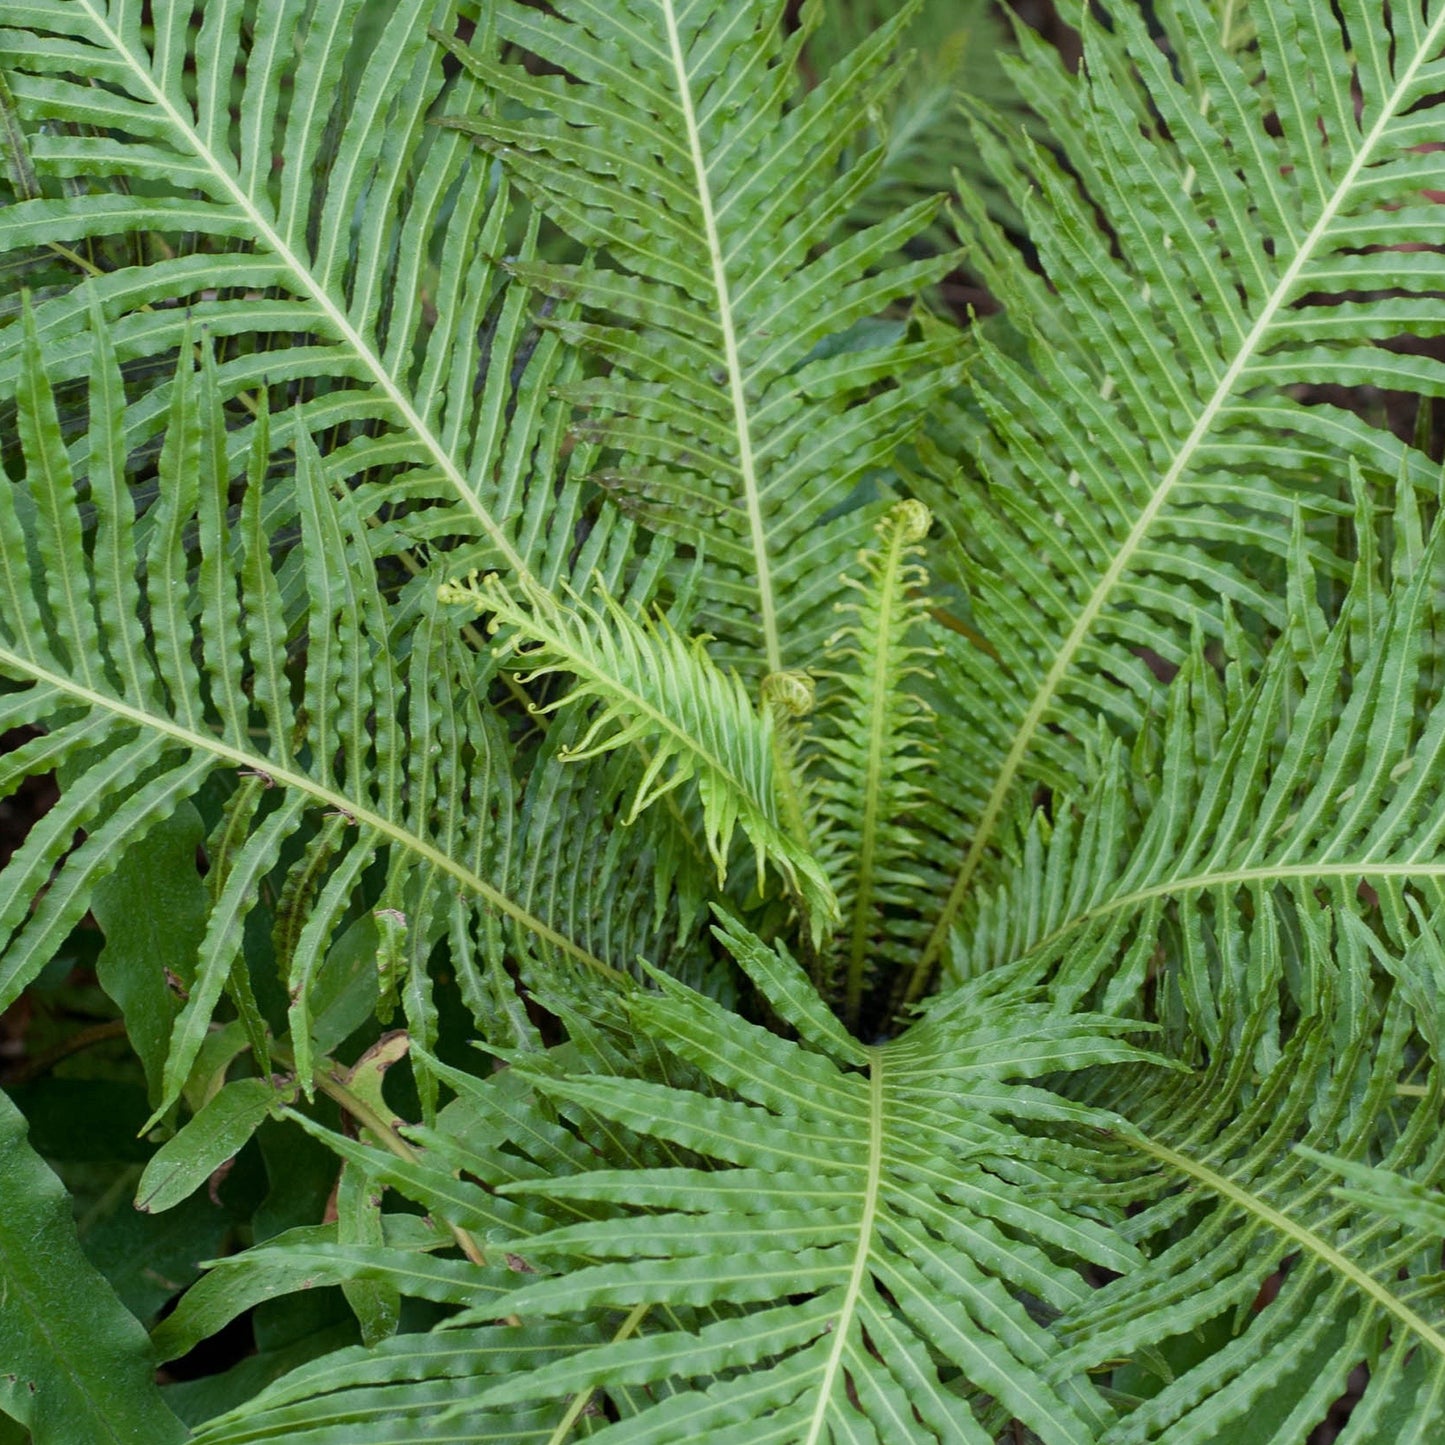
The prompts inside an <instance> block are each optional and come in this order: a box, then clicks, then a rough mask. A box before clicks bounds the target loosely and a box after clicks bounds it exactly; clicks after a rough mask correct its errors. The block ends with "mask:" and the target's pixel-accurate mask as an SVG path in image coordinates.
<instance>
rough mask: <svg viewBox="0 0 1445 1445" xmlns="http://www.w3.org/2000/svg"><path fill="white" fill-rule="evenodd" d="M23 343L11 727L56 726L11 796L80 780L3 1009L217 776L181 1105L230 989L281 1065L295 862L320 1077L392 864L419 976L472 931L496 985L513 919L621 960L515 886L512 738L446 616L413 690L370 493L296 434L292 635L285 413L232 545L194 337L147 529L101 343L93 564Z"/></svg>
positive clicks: (217, 438) (11, 514) (173, 1088)
mask: <svg viewBox="0 0 1445 1445" xmlns="http://www.w3.org/2000/svg"><path fill="white" fill-rule="evenodd" d="M26 332H27V351H26V358H25V366H24V368H23V370H22V373H21V395H20V410H19V418H20V440H21V447H22V451H23V460H24V464H25V477H24V484H23V487H21V486H18V485H16V484H15V483H13V482H11V481H10V480H9V479H5V484H4V486H3V487H0V556H3V564H0V565H3V569H4V570H3V573H0V587H3V600H4V606H3V608H0V628H3V639H0V671H3V674H4V676H5V678H6V680H7V682H8V683H10V684H11V690H10V691H7V692H6V693H5V694H4V697H3V709H0V712H3V720H4V723H5V725H6V726H7V727H15V726H20V725H39V726H41V727H43V728H44V729H45V731H44V732H42V733H40V734H39V735H38V736H36V737H35V738H33V740H32V741H30V742H28V743H26V744H25V745H24V746H22V747H20V748H18V749H17V750H16V751H14V752H12V753H9V754H8V755H7V756H6V758H5V786H6V787H7V789H13V788H14V787H16V786H18V784H19V783H20V782H21V781H22V780H24V779H25V778H26V777H28V776H31V775H33V774H35V773H45V772H50V771H57V770H58V772H59V774H60V776H61V778H62V780H63V783H64V788H63V791H62V794H61V798H60V801H59V802H58V803H57V804H56V806H55V807H54V808H53V809H51V810H50V812H48V813H47V814H46V816H45V817H44V819H43V820H41V822H40V823H39V824H38V825H37V826H36V827H35V828H34V829H32V830H31V832H30V834H29V835H28V837H27V838H26V840H25V842H24V845H23V846H22V847H21V848H20V849H19V850H18V851H17V852H16V853H15V855H14V857H13V858H12V860H11V861H10V863H9V864H8V865H7V867H6V869H5V870H4V873H3V875H0V890H3V892H0V926H3V930H4V935H5V938H6V939H7V944H6V948H5V952H4V955H3V964H0V1003H4V1004H8V1003H9V1002H10V1001H12V1000H13V999H14V998H15V997H16V996H17V994H18V993H19V991H20V989H21V988H22V987H24V985H25V984H26V983H27V982H28V981H29V980H30V979H31V978H32V977H34V975H35V974H36V973H37V972H38V971H39V970H40V968H41V967H42V966H43V965H44V963H45V962H46V961H47V960H48V959H49V958H50V956H51V955H52V953H53V952H54V951H55V949H56V947H57V946H58V944H59V943H60V942H61V941H62V940H63V939H64V938H65V936H66V934H67V933H68V932H69V930H70V929H71V928H72V927H73V926H74V925H75V923H76V922H77V921H78V920H79V919H80V918H81V916H82V915H83V914H84V913H85V911H86V909H87V908H88V906H89V898H90V891H91V889H92V888H93V887H94V885H95V884H96V882H97V881H98V880H99V879H101V878H103V877H104V876H106V874H107V873H108V872H109V871H110V870H111V869H112V868H114V866H115V865H116V862H117V861H118V859H119V858H120V857H121V856H122V855H123V854H124V851H125V849H126V847H128V846H131V845H133V844H135V843H136V842H137V841H138V840H139V839H141V838H143V837H144V835H145V834H146V833H147V832H148V831H149V830H150V829H151V828H152V827H154V826H155V825H157V824H159V823H162V822H164V821H165V820H166V819H168V818H169V817H170V816H171V814H172V813H173V812H174V811H175V810H176V809H177V808H178V807H179V806H180V805H181V803H182V802H184V801H186V800H188V799H190V798H191V797H192V796H193V795H194V794H196V793H197V792H198V791H199V789H200V788H201V785H202V783H203V782H205V781H206V780H207V779H209V778H212V777H213V776H219V777H222V778H228V779H229V780H230V782H229V785H228V786H226V787H225V788H224V796H225V798H226V801H225V804H224V806H223V808H222V813H221V817H220V819H219V821H218V822H217V824H216V826H215V828H214V829H213V830H212V834H211V837H210V838H209V840H208V843H207V853H208V859H209V865H210V871H209V873H208V875H207V885H208V888H209V891H210V895H211V904H210V910H209V919H208V923H207V928H206V934H205V938H204V942H203V944H202V947H201V950H200V954H199V957H198V958H197V959H196V961H195V965H194V974H193V976H192V977H189V978H186V979H178V980H177V981H176V986H177V987H178V988H180V989H182V990H183V991H187V992H188V997H187V1001H186V1003H185V1007H184V1008H183V1009H182V1010H181V1012H180V1015H179V1018H178V1019H177V1020H176V1023H175V1028H174V1032H173V1035H172V1039H171V1044H170V1052H169V1057H168V1058H167V1060H166V1064H165V1080H164V1085H165V1087H164V1097H165V1100H166V1101H167V1102H170V1101H172V1100H174V1099H175V1098H176V1097H177V1096H178V1095H179V1092H180V1090H181V1088H182V1086H183V1084H184V1083H185V1081H186V1078H187V1075H188V1073H189V1071H190V1068H191V1065H192V1063H193V1061H194V1059H195V1057H196V1054H197V1051H198V1050H199V1048H200V1046H201V1042H202V1039H203V1038H204V1036H205V1033H206V1029H207V1026H208V1025H209V1023H210V1019H211V1015H212V1012H213V1010H214V1009H215V1007H216V1005H217V1002H218V1001H219V999H220V997H221V995H222V992H223V991H224V990H229V991H230V993H231V994H232V996H233V1001H234V1002H235V1004H236V1006H237V1008H238V1009H239V1010H240V1011H241V1016H242V1017H243V1019H245V1020H246V1021H247V1024H248V1027H249V1028H250V1033H251V1038H252V1040H253V1042H255V1043H256V1044H257V1045H258V1047H259V1048H260V1050H261V1051H262V1053H263V1055H264V1047H265V1046H264V1032H265V1030H264V1026H263V1024H262V1022H261V1020H260V1019H259V1017H258V1016H257V1014H256V1005H255V1003H254V1001H253V1000H252V999H251V997H250V993H251V990H250V985H249V983H248V982H247V970H246V968H245V967H244V966H243V965H239V960H240V958H241V951H242V945H243V935H244V932H245V929H246V923H247V919H248V917H249V916H250V915H251V913H252V912H253V911H254V910H255V908H256V906H257V902H258V893H259V891H260V890H261V888H262V884H263V881H264V880H266V879H267V878H268V877H269V876H270V875H272V874H273V871H274V870H276V869H277V868H278V865H280V864H282V862H283V853H284V860H285V871H284V879H285V881H284V883H283V884H282V886H281V888H280V893H279V899H278V900H277V902H276V903H275V918H276V924H275V930H274V941H275V953H276V962H277V966H278V968H279V969H280V970H281V973H282V976H283V981H284V982H285V984H286V987H287V991H288V994H289V999H290V1015H289V1025H290V1031H291V1035H292V1048H293V1051H294V1053H295V1055H296V1057H297V1061H298V1064H299V1066H300V1068H301V1071H302V1074H303V1077H306V1078H308V1079H309V1066H308V1058H309V1053H310V1047H311V1036H312V1025H313V1020H312V1018H311V1008H310V999H311V995H312V991H313V988H314V986H315V985H316V983H317V976H318V974H319V973H321V972H322V971H323V970H324V966H325V965H324V961H325V959H326V956H327V948H328V946H329V944H330V942H331V940H332V938H333V936H334V935H335V934H336V933H337V932H338V931H339V928H340V926H341V925H342V923H343V922H344V921H349V918H350V914H351V910H352V909H353V908H354V906H355V904H356V902H357V901H358V900H359V899H360V898H361V897H362V896H363V894H362V893H361V889H360V883H361V879H362V876H363V874H364V873H366V872H367V871H368V870H369V869H371V867H372V865H373V863H375V862H378V860H385V861H386V872H387V877H388V882H387V883H386V886H385V890H384V892H383V895H382V897H381V898H380V899H379V900H377V902H378V903H379V904H380V905H381V906H383V907H386V908H389V909H392V910H395V911H397V912H398V913H399V916H400V917H401V919H402V921H403V923H404V924H405V927H404V929H403V930H402V932H403V934H404V936H405V939H406V940H407V944H406V946H407V948H408V949H409V951H410V954H411V956H412V958H413V961H414V963H415V965H416V972H417V975H418V977H419V978H420V979H422V980H424V979H425V977H426V973H425V964H426V960H427V957H428V954H429V952H430V949H431V947H432V945H433V944H434V943H435V941H436V940H437V939H438V938H440V937H442V936H444V935H446V934H448V933H450V934H451V935H452V937H453V940H454V945H455V946H454V948H453V961H454V963H455V964H456V966H457V970H458V974H459V977H460V981H461V983H462V987H463V991H464V993H467V992H469V991H471V992H473V993H474V994H475V993H479V992H480V985H479V984H474V983H473V981H472V976H471V974H470V973H469V971H468V969H467V968H466V965H465V959H466V957H468V956H470V955H467V954H462V949H461V940H462V939H463V938H464V937H468V936H470V935H471V933H472V931H473V930H474V929H478V928H481V929H484V930H485V931H486V932H487V933H489V934H490V936H491V938H492V948H493V951H494V952H495V951H496V949H497V948H499V947H500V945H501V936H500V935H499V933H498V929H499V928H500V929H501V930H503V931H508V930H514V929H520V930H521V932H522V934H524V935H527V937H528V939H529V940H530V941H531V943H532V944H535V945H536V946H540V947H542V948H544V949H546V950H550V951H552V952H554V953H556V954H559V955H561V956H566V957H570V958H572V959H573V960H574V961H577V962H581V963H585V964H590V965H591V966H593V967H603V968H604V969H605V966H604V965H602V964H601V963H600V961H599V960H596V959H594V958H593V957H592V955H590V954H589V953H588V952H587V951H586V950H585V949H583V948H581V947H579V946H578V945H577V944H575V943H573V942H572V941H571V940H569V939H567V938H565V937H564V936H562V935H561V934H559V933H558V932H557V931H556V930H554V929H552V928H550V927H549V926H548V925H547V924H546V923H545V922H544V921H543V920H541V919H539V918H537V917H535V916H534V915H532V914H529V913H528V912H527V911H526V910H525V909H524V908H522V907H521V906H520V905H519V904H518V903H517V902H516V901H515V900H514V899H513V898H511V897H510V896H509V895H507V894H506V893H505V892H503V891H502V889H501V888H500V887H498V886H497V884H496V883H495V882H494V881H493V880H494V879H495V877H496V876H497V874H498V872H500V871H503V870H502V869H501V867H500V865H499V859H500V858H502V857H503V856H504V852H505V850H504V846H503V844H504V835H502V834H500V833H499V832H498V831H497V830H495V829H493V828H492V827H491V825H490V820H491V817H492V814H493V812H494V811H495V810H496V809H497V807H498V806H499V803H500V801H501V800H502V799H504V798H505V790H504V789H503V788H502V787H501V786H499V779H501V778H505V777H508V776H509V773H508V769H509V767H510V762H509V760H508V758H507V757H506V756H505V754H504V753H503V752H502V751H501V750H500V749H499V748H498V747H497V746H496V739H495V738H492V739H491V740H490V741H489V737H488V729H489V723H488V721H487V714H486V709H485V708H484V706H483V703H482V701H481V700H480V699H478V698H477V696H476V694H475V693H474V692H473V691H472V690H471V687H470V676H471V674H472V673H473V672H474V671H475V668H476V665H477V664H476V659H475V657H474V656H473V655H472V654H471V653H470V652H468V651H467V650H466V649H465V648H464V647H463V646H462V645H461V642H460V639H458V638H456V637H455V636H454V635H453V633H452V631H451V629H450V628H449V627H448V625H447V623H446V622H445V620H444V619H442V618H441V617H439V616H437V615H432V616H429V617H427V618H425V619H424V620H423V621H422V622H421V623H419V624H418V625H417V627H416V628H415V629H414V630H413V631H412V633H411V634H410V638H409V643H410V672H409V680H410V686H408V685H407V684H406V683H404V681H403V679H402V676H401V674H400V673H399V672H398V670H397V668H396V666H395V664H394V661H393V658H392V655H391V645H392V622H391V618H390V616H389V614H388V612H387V609H386V608H385V606H384V605H383V602H382V600H381V598H380V596H379V594H378V591H377V587H376V582H375V570H374V567H373V565H372V562H371V558H370V554H369V552H367V551H366V548H365V540H364V533H363V528H362V526H361V524H360V522H359V521H358V519H357V516H356V513H355V510H354V508H353V507H352V506H351V503H350V498H349V497H348V496H346V495H345V494H344V493H343V494H339V495H338V494H336V493H333V491H332V490H331V488H330V487H329V486H328V485H327V483H326V481H325V478H324V475H323V471H322V468H321V465H320V462H319V459H318V458H317V457H316V455H315V453H314V451H313V450H312V449H311V447H310V444H309V441H308V440H307V439H306V438H305V437H304V436H302V437H301V438H299V440H298V445H297V452H298V455H297V468H296V478H295V486H296V493H297V505H298V509H299V512H300V519H301V532H302V541H301V556H300V559H299V560H300V561H301V562H302V563H303V566H302V577H301V579H300V594H301V601H302V604H303V613H302V616H301V617H299V618H298V619H297V620H296V622H295V624H294V625H293V623H292V622H291V621H289V620H288V617H287V615H286V614H287V610H286V603H285V601H284V599H283V592H282V582H281V579H280V578H278V576H277V573H276V571H275V570H274V568H273V565H272V560H271V556H270V535H269V531H268V523H267V519H266V516H265V512H264V497H265V491H266V488H265V478H266V469H267V457H268V454H269V449H268V444H267V423H266V418H265V415H264V414H263V415H262V416H261V418H260V419H259V421H258V426H257V432H256V438H257V440H256V444H255V447H254V449H253V455H252V466H251V468H250V471H249V475H248V476H247V478H246V482H245V487H244V491H243V494H242V499H241V502H240V525H239V527H238V528H237V529H236V530H235V531H234V532H233V531H231V530H229V529H228V528H227V527H226V526H225V525H224V523H223V520H222V518H223V516H224V512H225V507H226V502H227V498H228V497H229V496H230V494H231V490H232V476H231V472H230V467H229V463H228V462H227V460H226V448H225V444H224V420H223V412H222V409H221V399H220V396H219V393H218V389H217V386H216V380H215V368H214V366H213V364H212V363H211V362H210V360H209V357H207V359H206V362H205V365H204V367H203V368H202V370H201V371H200V372H199V373H197V372H196V371H195V368H194V366H193V364H192V360H191V354H190V349H189V348H188V347H187V348H183V351H182V360H181V365H180V369H179V372H178V374H177V376H176V379H175V382H174V384H173V386H172V387H171V389H170V391H171V409H170V414H169V417H168V420H167V429H166V443H165V449H164V450H163V452H162V454H161V457H160V461H159V480H160V491H159V498H158V500H157V502H156V503H155V505H154V506H152V507H151V508H150V509H149V510H148V511H147V512H146V513H145V514H144V515H143V516H142V517H141V518H139V519H137V517H136V514H135V507H134V503H133V501H132V499H131V496H130V493H129V491H128V489H127V477H126V474H125V471H124V456H125V447H124V442H123V439H122V428H123V424H124V423H123V415H122V410H121V406H120V403H119V398H120V395H121V379H120V374H119V370H118V367H117V363H116V359H115V354H114V351H113V348H112V346H111V343H110V340H109V337H108V334H107V332H106V330H105V329H104V328H103V327H101V328H98V329H97V330H96V331H95V333H94V336H93V338H92V346H93V351H92V356H91V370H92V377H93V383H92V388H91V408H90V410H91V416H90V428H89V437H90V441H91V446H92V448H93V451H92V455H91V457H90V466H89V479H88V480H89V487H88V492H89V496H88V503H89V508H90V509H91V511H92V512H93V520H92V526H91V529H90V530H91V546H90V548H89V550H87V548H86V546H85V545H84V529H83V527H82V521H81V512H80V507H79V493H78V491H77V487H76V485H75V481H74V477H73V474H72V471H71V465H70V461H69V458H68V456H67V453H66V449H65V446H64V443H63V438H62V433H61V429H60V425H59V420H58V417H57V415H56V410H55V405H54V399H53V396H52V394H51V390H50V383H49V380H48V378H47V375H46V372H45V370H44V368H43V366H42V365H41V360H40V354H39V341H38V337H37V334H36V328H35V327H34V325H33V324H32V323H31V322H30V321H29V319H28V318H27V321H26ZM142 579H143V580H142ZM293 648H294V649H295V651H296V652H297V653H298V654H299V661H298V660H295V659H294V658H293V655H292V650H293ZM493 725H494V724H493ZM77 839H78V841H77ZM459 955H461V956H460V957H459ZM605 971H606V972H609V973H610V972H611V970H605ZM426 992H427V990H426V988H425V986H424V985H423V986H421V992H420V993H418V994H416V995H413V994H407V995H405V997H406V998H407V999H408V1002H409V1005H410V1003H411V1001H412V1000H413V998H414V999H415V1005H416V1006H415V1007H411V1006H409V1007H408V1009H407V1014H408V1019H409V1022H410V1023H411V1026H412V1028H413V1029H415V1030H417V1031H418V1033H419V1036H420V1037H422V1038H423V1039H424V1038H426V1037H428V1036H429V1034H430V1031H431V1027H432V1025H431V1023H430V1021H429V1018H428V1013H427V1007H426V1003H425V995H426Z"/></svg>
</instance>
